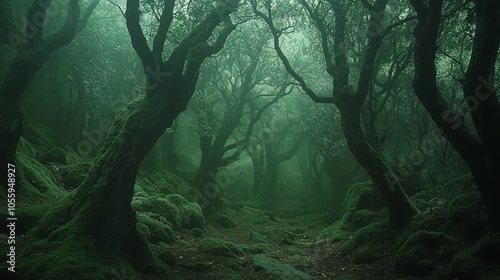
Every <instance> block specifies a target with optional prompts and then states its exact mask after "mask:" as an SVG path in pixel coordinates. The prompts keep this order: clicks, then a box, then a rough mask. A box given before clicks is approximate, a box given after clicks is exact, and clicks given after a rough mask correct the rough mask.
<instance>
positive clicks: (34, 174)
mask: <svg viewBox="0 0 500 280" xmlns="http://www.w3.org/2000/svg"><path fill="white" fill-rule="evenodd" d="M16 175H17V176H16V177H17V180H16V194H17V201H18V202H19V203H22V204H21V205H22V206H24V205H28V206H31V205H33V204H39V203H41V202H45V201H46V200H55V199H58V198H60V197H61V196H63V195H64V190H63V189H62V188H60V187H59V185H58V182H57V180H56V179H55V177H54V176H53V175H52V173H51V172H50V170H49V169H47V167H45V166H44V165H42V164H41V163H39V162H38V161H37V160H36V153H35V150H34V148H33V147H32V146H31V145H30V144H29V143H28V142H27V141H26V140H24V139H23V138H20V139H19V144H18V148H17V151H16ZM2 195H5V194H2Z"/></svg>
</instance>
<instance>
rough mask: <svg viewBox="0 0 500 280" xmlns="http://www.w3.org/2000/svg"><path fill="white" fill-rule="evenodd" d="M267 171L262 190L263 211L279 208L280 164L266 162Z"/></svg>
mask: <svg viewBox="0 0 500 280" xmlns="http://www.w3.org/2000/svg"><path fill="white" fill-rule="evenodd" d="M266 162H267V163H266V171H265V173H264V183H263V189H262V201H263V204H262V206H261V207H262V209H267V210H270V209H276V208H278V196H277V191H276V187H277V184H278V163H277V162H275V161H269V160H267V161H266Z"/></svg>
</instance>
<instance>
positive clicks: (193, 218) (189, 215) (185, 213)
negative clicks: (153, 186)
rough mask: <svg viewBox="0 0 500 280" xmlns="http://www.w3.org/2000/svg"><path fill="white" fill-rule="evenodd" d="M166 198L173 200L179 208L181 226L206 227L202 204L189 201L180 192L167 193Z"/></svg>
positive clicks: (189, 227) (186, 227)
mask: <svg viewBox="0 0 500 280" xmlns="http://www.w3.org/2000/svg"><path fill="white" fill-rule="evenodd" d="M166 199H167V200H168V201H171V202H172V203H173V204H174V205H175V206H176V207H177V209H179V214H180V218H181V228H184V229H192V228H200V229H204V228H205V218H204V217H203V212H202V210H201V207H200V205H198V204H197V203H194V202H188V201H187V200H186V199H185V198H184V197H182V196H180V195H178V194H172V195H167V196H166Z"/></svg>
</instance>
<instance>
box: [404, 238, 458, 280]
mask: <svg viewBox="0 0 500 280" xmlns="http://www.w3.org/2000/svg"><path fill="white" fill-rule="evenodd" d="M456 243H457V241H456V240H455V239H454V238H453V237H451V236H449V235H448V234H446V233H443V232H433V231H424V230H420V231H417V232H415V233H414V234H412V235H411V236H410V237H409V238H408V240H406V242H405V243H404V244H403V246H401V248H399V250H398V251H397V253H396V258H395V261H396V271H398V272H401V273H403V274H404V275H408V276H424V275H429V274H431V273H432V272H433V271H434V270H435V265H436V260H440V259H443V258H446V257H450V256H452V255H453V253H454V251H453V250H454V249H453V246H454V245H456Z"/></svg>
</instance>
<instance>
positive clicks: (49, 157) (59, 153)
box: [38, 147, 67, 164]
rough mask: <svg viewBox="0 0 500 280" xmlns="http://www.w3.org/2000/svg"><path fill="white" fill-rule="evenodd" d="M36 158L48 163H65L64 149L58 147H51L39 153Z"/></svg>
mask: <svg viewBox="0 0 500 280" xmlns="http://www.w3.org/2000/svg"><path fill="white" fill-rule="evenodd" d="M38 159H39V161H40V163H48V162H52V163H59V164H66V163H67V160H66V151H65V150H64V149H62V148H59V147H52V148H50V149H49V150H46V151H44V152H42V153H40V156H39V157H38Z"/></svg>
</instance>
